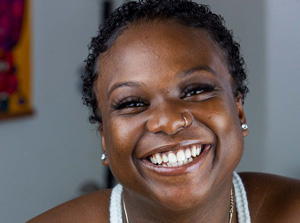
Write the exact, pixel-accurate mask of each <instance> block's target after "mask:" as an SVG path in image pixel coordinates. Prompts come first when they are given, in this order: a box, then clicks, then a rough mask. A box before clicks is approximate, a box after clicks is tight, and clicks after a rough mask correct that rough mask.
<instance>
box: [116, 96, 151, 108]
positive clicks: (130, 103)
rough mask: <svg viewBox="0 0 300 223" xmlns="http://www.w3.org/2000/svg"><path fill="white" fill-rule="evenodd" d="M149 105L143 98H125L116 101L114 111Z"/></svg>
mask: <svg viewBox="0 0 300 223" xmlns="http://www.w3.org/2000/svg"><path fill="white" fill-rule="evenodd" d="M148 105H149V104H148V103H146V102H145V101H144V100H143V99H141V98H136V97H129V98H125V99H123V100H120V101H116V102H115V103H113V105H112V107H113V109H114V110H120V109H123V108H136V107H145V106H148Z"/></svg>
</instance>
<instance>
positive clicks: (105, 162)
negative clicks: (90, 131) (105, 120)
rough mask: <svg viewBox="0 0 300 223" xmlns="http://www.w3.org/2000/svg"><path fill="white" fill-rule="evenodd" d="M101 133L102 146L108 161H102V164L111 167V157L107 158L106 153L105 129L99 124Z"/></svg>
mask: <svg viewBox="0 0 300 223" xmlns="http://www.w3.org/2000/svg"><path fill="white" fill-rule="evenodd" d="M99 132H100V135H101V144H102V149H103V153H104V154H105V155H106V159H104V160H102V164H103V165H104V166H106V167H109V161H108V159H109V157H108V156H107V153H106V147H105V138H104V134H103V127H102V124H101V123H100V124H99Z"/></svg>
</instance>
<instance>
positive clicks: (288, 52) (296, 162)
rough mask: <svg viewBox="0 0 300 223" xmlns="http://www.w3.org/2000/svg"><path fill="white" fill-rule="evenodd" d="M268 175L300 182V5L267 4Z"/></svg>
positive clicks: (277, 0) (293, 1) (292, 2)
mask: <svg viewBox="0 0 300 223" xmlns="http://www.w3.org/2000/svg"><path fill="white" fill-rule="evenodd" d="M267 9H268V11H267V20H266V22H267V24H268V25H267V26H266V28H267V30H266V33H267V39H268V41H267V42H266V51H267V52H268V54H267V66H266V68H267V73H266V75H267V80H268V82H267V85H266V86H265V87H266V89H267V95H266V96H267V98H268V100H267V101H266V102H267V108H268V110H267V116H266V118H267V129H268V131H267V135H266V152H267V154H268V157H267V166H266V170H267V171H268V172H273V173H278V174H282V175H288V176H293V177H297V178H300V136H299V134H300V87H299V83H300V13H299V12H300V1H299V0H289V1H281V0H268V1H267Z"/></svg>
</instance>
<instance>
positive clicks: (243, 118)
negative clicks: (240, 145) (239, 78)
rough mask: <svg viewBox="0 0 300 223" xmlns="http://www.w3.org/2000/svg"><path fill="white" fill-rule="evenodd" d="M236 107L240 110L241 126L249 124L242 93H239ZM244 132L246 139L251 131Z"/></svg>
mask: <svg viewBox="0 0 300 223" xmlns="http://www.w3.org/2000/svg"><path fill="white" fill-rule="evenodd" d="M236 106H237V109H238V115H239V119H240V124H241V126H242V124H247V121H246V116H245V112H244V107H243V97H242V95H241V93H239V94H238V96H237V97H236ZM242 131H243V136H244V137H246V136H247V135H248V134H249V129H246V130H242Z"/></svg>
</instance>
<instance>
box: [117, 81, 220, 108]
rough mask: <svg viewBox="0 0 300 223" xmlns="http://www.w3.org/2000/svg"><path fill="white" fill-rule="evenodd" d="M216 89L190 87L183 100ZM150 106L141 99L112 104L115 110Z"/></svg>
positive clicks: (132, 98)
mask: <svg viewBox="0 0 300 223" xmlns="http://www.w3.org/2000/svg"><path fill="white" fill-rule="evenodd" d="M214 89H215V86H213V85H209V84H202V85H196V84H194V85H189V86H187V87H186V88H185V89H183V91H182V96H181V97H180V98H181V99H184V98H188V97H192V96H194V95H199V94H202V93H204V92H210V91H213V90H214ZM147 106H149V103H147V102H145V101H144V100H143V99H141V98H139V97H128V98H125V99H122V100H117V101H116V102H114V103H113V104H112V108H113V109H114V110H121V109H124V108H144V107H147Z"/></svg>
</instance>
